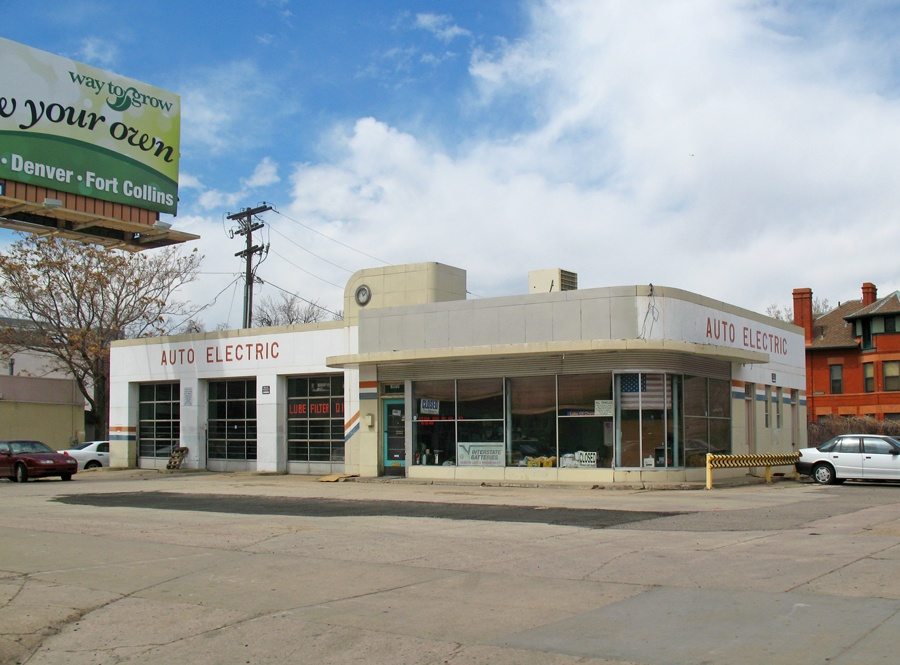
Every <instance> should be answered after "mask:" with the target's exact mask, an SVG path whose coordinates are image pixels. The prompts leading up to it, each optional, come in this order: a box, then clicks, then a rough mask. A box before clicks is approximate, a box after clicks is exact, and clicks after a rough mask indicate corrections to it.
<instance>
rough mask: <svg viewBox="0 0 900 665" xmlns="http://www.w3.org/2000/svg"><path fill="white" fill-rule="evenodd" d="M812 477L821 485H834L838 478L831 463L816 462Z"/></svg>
mask: <svg viewBox="0 0 900 665" xmlns="http://www.w3.org/2000/svg"><path fill="white" fill-rule="evenodd" d="M812 477H813V480H815V481H816V482H817V483H819V484H820V485H833V484H834V483H835V480H836V479H835V477H834V469H833V468H832V467H831V465H830V464H816V465H815V466H814V467H813V472H812Z"/></svg>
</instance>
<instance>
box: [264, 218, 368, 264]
mask: <svg viewBox="0 0 900 665" xmlns="http://www.w3.org/2000/svg"><path fill="white" fill-rule="evenodd" d="M270 229H271V230H272V231H275V233H277V234H278V235H280V236H281V237H282V238H284V239H285V240H287V241H288V242H289V243H291V244H292V245H294V246H295V247H296V248H297V249H301V250H303V251H304V252H306V253H307V254H310V255H312V256H315V257H316V258H317V259H319V260H320V261H324V262H325V263H327V264H328V265H331V266H334V267H335V268H338V269H339V270H343V271H344V272H348V273H352V272H353V271H352V270H350V269H349V268H345V267H344V266H342V265H338V264H337V263H335V262H334V261H329V260H328V259H326V258H325V257H323V256H319V255H318V254H316V253H315V252H312V251H310V250H308V249H306V247H304V246H303V245H301V244H299V243H298V242H297V241H295V240H293V239H292V238H290V237H289V236H286V235H284V234H283V233H282V232H281V231H279V230H278V229H276V228H275V227H274V226H272V227H270Z"/></svg>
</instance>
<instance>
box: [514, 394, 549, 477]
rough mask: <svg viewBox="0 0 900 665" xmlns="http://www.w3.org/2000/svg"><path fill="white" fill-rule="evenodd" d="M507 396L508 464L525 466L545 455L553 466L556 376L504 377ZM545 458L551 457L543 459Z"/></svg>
mask: <svg viewBox="0 0 900 665" xmlns="http://www.w3.org/2000/svg"><path fill="white" fill-rule="evenodd" d="M508 381H509V400H510V423H511V431H510V453H509V459H508V460H507V462H508V464H510V465H511V466H527V465H528V464H529V463H531V464H535V463H539V462H538V461H537V460H536V458H541V457H542V458H545V459H544V460H542V461H544V462H546V463H547V464H548V465H550V466H556V459H555V458H556V377H555V376H531V377H517V378H513V379H508ZM547 458H553V459H551V460H549V461H547Z"/></svg>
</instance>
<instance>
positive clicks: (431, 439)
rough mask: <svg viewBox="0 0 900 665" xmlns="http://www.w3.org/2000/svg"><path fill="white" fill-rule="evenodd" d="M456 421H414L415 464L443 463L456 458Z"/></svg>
mask: <svg viewBox="0 0 900 665" xmlns="http://www.w3.org/2000/svg"><path fill="white" fill-rule="evenodd" d="M455 432H456V423H455V422H453V421H435V420H423V421H418V422H416V423H413V449H414V451H415V453H414V455H413V459H414V463H415V464H442V463H444V462H445V461H448V460H450V461H455V460H456V440H455V436H456V434H455Z"/></svg>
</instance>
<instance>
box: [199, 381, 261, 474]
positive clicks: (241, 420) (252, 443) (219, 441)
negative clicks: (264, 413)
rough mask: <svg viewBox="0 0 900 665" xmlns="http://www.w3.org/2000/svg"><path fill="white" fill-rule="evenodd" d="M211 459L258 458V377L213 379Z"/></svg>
mask: <svg viewBox="0 0 900 665" xmlns="http://www.w3.org/2000/svg"><path fill="white" fill-rule="evenodd" d="M208 387H209V402H208V423H207V427H208V433H207V446H206V451H207V457H208V459H224V460H255V459H256V379H247V380H232V381H210V382H209V384H208Z"/></svg>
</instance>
